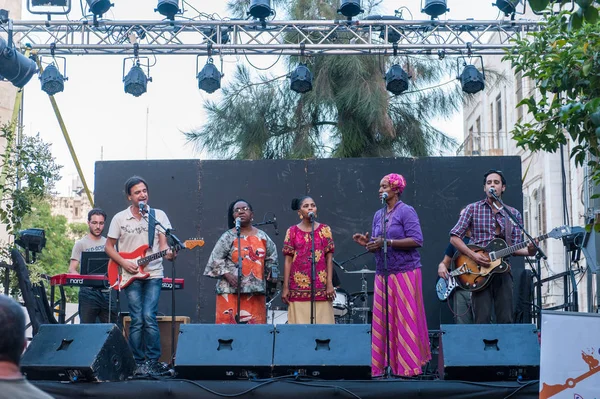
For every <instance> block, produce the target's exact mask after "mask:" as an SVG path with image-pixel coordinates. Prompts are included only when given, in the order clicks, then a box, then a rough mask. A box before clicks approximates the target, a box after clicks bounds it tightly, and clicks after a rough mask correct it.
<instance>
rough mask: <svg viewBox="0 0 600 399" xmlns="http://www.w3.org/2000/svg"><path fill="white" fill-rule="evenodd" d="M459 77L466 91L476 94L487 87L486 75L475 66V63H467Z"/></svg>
mask: <svg viewBox="0 0 600 399" xmlns="http://www.w3.org/2000/svg"><path fill="white" fill-rule="evenodd" d="M459 79H460V84H461V86H462V90H463V91H464V92H465V93H469V94H475V93H479V92H480V91H482V90H483V89H484V88H485V82H484V81H485V76H484V75H483V74H482V73H481V72H479V71H478V70H477V68H475V65H465V68H464V69H463V71H462V73H461V74H460V77H459Z"/></svg>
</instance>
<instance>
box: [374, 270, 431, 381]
mask: <svg viewBox="0 0 600 399" xmlns="http://www.w3.org/2000/svg"><path fill="white" fill-rule="evenodd" d="M384 292H385V281H384V276H382V275H379V274H378V275H376V276H375V295H374V299H373V329H372V343H371V371H372V373H373V376H380V375H383V374H384V371H385V370H384V369H385V367H386V366H387V353H386V352H387V348H386V317H385V311H384V309H385V295H384ZM388 310H389V342H390V362H389V363H390V366H391V367H392V373H393V374H394V375H399V376H406V377H409V376H413V375H418V374H421V373H422V369H421V367H422V366H423V365H425V364H426V363H427V362H428V361H429V360H431V350H430V348H429V335H428V331H427V320H426V318H425V308H424V306H423V290H422V279H421V269H420V268H419V269H415V270H413V271H410V272H405V273H397V274H390V276H389V278H388Z"/></svg>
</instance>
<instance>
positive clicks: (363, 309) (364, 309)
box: [351, 272, 370, 324]
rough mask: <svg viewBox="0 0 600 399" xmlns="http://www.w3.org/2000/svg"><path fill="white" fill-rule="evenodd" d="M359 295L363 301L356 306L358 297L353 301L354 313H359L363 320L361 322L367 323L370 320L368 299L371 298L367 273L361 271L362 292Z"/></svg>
mask: <svg viewBox="0 0 600 399" xmlns="http://www.w3.org/2000/svg"><path fill="white" fill-rule="evenodd" d="M358 297H359V298H360V299H361V301H362V306H360V307H354V306H353V305H354V301H355V300H356V299H354V300H353V303H352V304H351V306H352V314H353V315H355V314H357V313H359V316H358V317H359V319H360V321H361V323H360V324H367V323H368V322H369V310H370V308H369V304H368V303H367V301H368V299H369V291H368V284H367V276H366V275H365V273H364V272H363V273H361V274H360V294H359V295H358Z"/></svg>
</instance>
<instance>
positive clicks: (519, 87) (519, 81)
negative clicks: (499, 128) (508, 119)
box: [515, 71, 523, 122]
mask: <svg viewBox="0 0 600 399" xmlns="http://www.w3.org/2000/svg"><path fill="white" fill-rule="evenodd" d="M515 99H516V100H517V104H519V103H520V102H521V101H522V100H523V73H522V72H521V71H519V72H517V73H516V74H515ZM521 119H523V106H522V105H521V106H518V107H517V122H520V121H521Z"/></svg>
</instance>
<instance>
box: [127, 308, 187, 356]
mask: <svg viewBox="0 0 600 399" xmlns="http://www.w3.org/2000/svg"><path fill="white" fill-rule="evenodd" d="M156 320H157V321H158V330H159V331H160V349H161V352H160V359H159V360H160V361H161V362H165V363H169V364H170V363H171V356H172V354H171V316H157V317H156ZM130 324H131V317H130V316H125V317H123V335H124V336H125V338H126V339H128V340H129V325H130ZM182 324H190V318H189V317H188V316H175V348H177V339H178V338H179V328H180V326H181V325H182Z"/></svg>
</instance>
